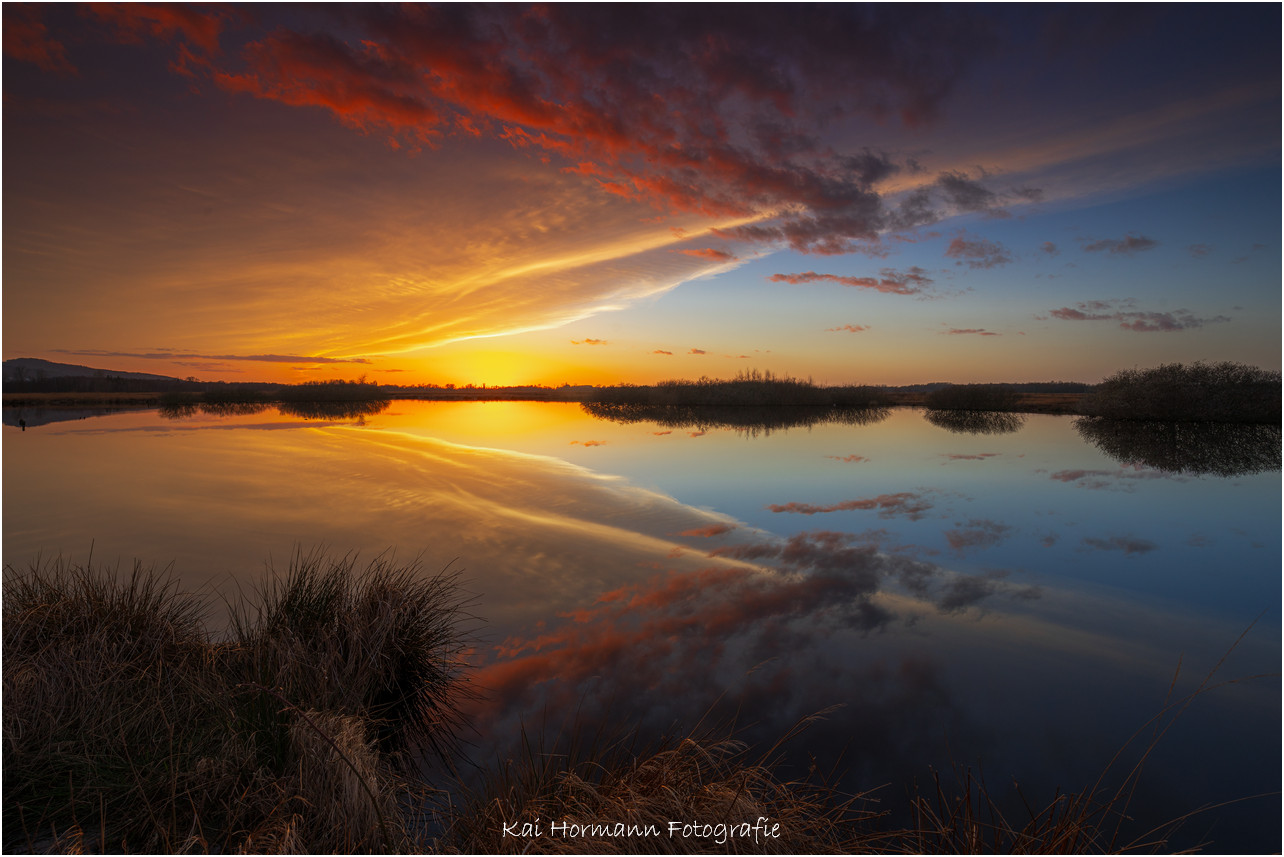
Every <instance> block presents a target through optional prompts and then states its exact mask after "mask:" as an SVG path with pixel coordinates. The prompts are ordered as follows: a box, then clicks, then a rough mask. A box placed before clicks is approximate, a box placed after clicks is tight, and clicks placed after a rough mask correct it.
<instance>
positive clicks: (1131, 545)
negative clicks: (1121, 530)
mask: <svg viewBox="0 0 1284 857" xmlns="http://www.w3.org/2000/svg"><path fill="white" fill-rule="evenodd" d="M1083 545H1084V547H1085V548H1092V549H1094V550H1103V551H1123V552H1124V554H1125V555H1127V556H1132V555H1133V554H1139V553H1149V552H1150V551H1152V550H1154V549H1155V548H1157V547H1159V546H1158V545H1157V544H1155V543H1154V542H1152V541H1149V540H1148V539H1139V538H1136V537H1134V536H1111V537H1110V538H1108V539H1097V538H1085V539H1084V540H1083Z"/></svg>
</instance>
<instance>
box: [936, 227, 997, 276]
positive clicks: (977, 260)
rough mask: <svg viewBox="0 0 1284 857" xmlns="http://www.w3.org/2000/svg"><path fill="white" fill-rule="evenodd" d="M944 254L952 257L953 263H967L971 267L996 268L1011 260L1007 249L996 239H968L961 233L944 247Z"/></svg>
mask: <svg viewBox="0 0 1284 857" xmlns="http://www.w3.org/2000/svg"><path fill="white" fill-rule="evenodd" d="M945 255H946V256H947V257H948V258H950V259H954V260H955V262H954V264H956V265H967V266H968V267H969V268H973V269H985V268H997V267H999V266H1000V265H1006V264H1008V263H1009V262H1011V261H1012V257H1011V256H1010V255H1008V249H1007V248H1006V247H1004V246H1003V245H1002V244H1000V243H998V242H997V241H986V240H985V239H983V238H977V239H975V240H969V239H967V238H965V237H963V236H961V235H960V236H959V237H957V238H955V239H954V240H953V241H951V242H950V246H949V247H947V248H945Z"/></svg>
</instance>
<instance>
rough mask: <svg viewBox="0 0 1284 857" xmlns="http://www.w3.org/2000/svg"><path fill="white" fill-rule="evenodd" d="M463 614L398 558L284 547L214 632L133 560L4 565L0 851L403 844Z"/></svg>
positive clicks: (443, 747)
mask: <svg viewBox="0 0 1284 857" xmlns="http://www.w3.org/2000/svg"><path fill="white" fill-rule="evenodd" d="M275 579H276V578H275V576H273V575H272V573H271V571H270V569H269V580H275ZM462 608H463V601H462V600H461V598H460V596H459V594H458V589H457V587H456V582H455V578H454V577H453V576H451V575H448V574H441V575H436V576H428V575H425V574H423V573H422V572H421V571H420V570H419V568H418V566H417V564H414V563H412V564H410V565H406V566H395V565H393V564H392V563H391V562H390V561H388V560H387V559H385V558H379V559H376V560H375V561H374V562H372V563H370V564H369V566H368V567H366V568H365V569H363V570H358V569H357V568H356V567H355V563H354V561H353V559H352V558H350V557H349V558H343V559H338V560H330V559H325V558H323V557H322V556H321V555H319V554H312V555H308V556H303V555H298V556H296V557H295V558H294V560H293V561H292V562H291V566H290V569H289V571H288V573H287V574H286V575H285V576H284V577H283V578H281V580H280V582H279V583H269V585H268V588H267V589H266V591H265V592H263V593H262V595H261V596H260V597H259V598H258V599H257V601H255V602H253V603H245V604H241V605H234V607H233V630H232V633H231V635H230V636H229V638H228V639H224V640H218V639H214V638H213V637H212V636H211V635H210V634H209V633H208V631H207V630H206V628H205V625H204V621H203V618H204V612H205V605H204V603H203V602H201V601H200V600H199V599H197V598H195V597H193V596H190V595H186V594H182V593H179V592H178V591H177V590H176V588H175V586H174V583H173V581H172V579H169V578H167V577H166V576H165V575H163V574H157V573H153V572H150V571H146V570H144V569H142V568H140V567H139V566H137V565H135V567H134V569H133V572H132V573H131V574H126V575H116V574H114V573H111V572H108V571H105V570H98V571H95V570H92V569H91V568H87V567H81V566H75V565H69V564H65V563H63V562H55V563H52V564H49V565H43V566H37V567H32V568H30V569H28V570H26V571H25V572H17V571H14V570H13V569H12V568H10V567H6V569H5V580H4V626H3V628H4V631H3V633H4V699H5V705H4V746H5V750H4V771H5V778H4V842H3V845H4V850H6V851H10V852H12V851H14V850H29V851H30V850H36V851H54V852H58V851H64V852H67V851H80V850H88V851H119V852H123V851H154V852H171V853H185V852H209V851H219V852H243V853H244V852H258V853H284V852H298V851H304V852H313V853H331V852H362V851H365V852H387V851H412V850H419V849H421V848H422V847H423V846H424V845H425V843H424V842H423V841H422V830H423V823H422V822H423V819H422V818H420V816H421V815H422V814H424V813H426V812H427V808H428V807H429V806H430V804H431V800H430V798H431V795H430V794H429V793H428V790H427V788H426V786H424V784H423V782H422V780H421V778H420V775H419V773H418V768H417V766H418V763H419V761H420V760H421V758H422V757H423V756H425V755H426V754H427V755H435V756H436V757H437V758H438V760H449V759H450V758H451V757H452V755H453V752H454V750H455V740H456V739H455V736H456V734H457V732H456V727H457V726H458V719H457V715H456V712H457V706H458V705H459V703H460V702H461V700H463V699H466V697H467V693H468V689H467V685H466V682H465V680H464V665H463V661H462V655H463V652H464V649H465V642H466V641H465V637H464V634H463V633H462V631H463V628H462V623H463V622H465V621H466V619H467V617H466V616H465V614H464V613H463V610H462Z"/></svg>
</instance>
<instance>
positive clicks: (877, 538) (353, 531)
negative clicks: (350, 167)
mask: <svg viewBox="0 0 1284 857" xmlns="http://www.w3.org/2000/svg"><path fill="white" fill-rule="evenodd" d="M6 431H9V432H13V431H16V430H14V429H8V428H7V429H6ZM6 440H7V441H8V449H7V450H6V451H7V452H8V456H7V461H6V467H5V469H4V480H5V483H4V492H5V495H4V496H5V499H6V500H7V501H8V505H7V508H6V514H5V536H4V539H5V543H4V548H5V560H6V562H8V563H10V564H14V565H19V566H21V565H23V564H25V563H27V562H28V561H31V560H33V559H35V558H36V557H37V556H41V557H44V558H46V559H48V558H51V557H54V556H57V555H62V556H65V557H67V558H69V559H73V560H77V561H83V560H84V559H86V558H87V557H88V555H89V552H90V550H91V548H92V552H93V559H94V562H95V563H96V564H102V563H105V564H109V565H114V564H116V563H117V562H119V563H121V564H122V565H123V566H126V567H127V566H128V565H129V564H130V563H131V562H132V560H133V559H134V558H139V559H141V560H143V562H144V563H152V564H156V565H157V566H164V565H167V564H169V563H171V562H172V563H173V568H174V571H175V573H176V574H177V575H178V576H179V578H180V579H181V581H182V583H183V585H184V586H185V587H186V588H189V589H196V590H200V591H204V592H221V593H224V594H228V595H229V597H235V593H236V592H237V591H238V590H240V591H243V592H244V591H251V590H252V589H253V588H254V587H255V586H257V585H260V584H261V581H262V575H263V573H264V571H263V566H264V562H265V561H266V560H269V559H270V560H271V561H272V563H273V565H274V567H276V568H278V569H280V568H283V567H284V566H285V564H286V563H287V562H288V559H289V557H290V555H291V554H292V552H293V551H294V550H296V549H297V548H302V549H304V550H308V549H311V548H313V547H316V546H319V545H320V546H325V547H327V548H328V549H329V550H331V551H332V552H336V553H348V552H359V553H360V554H362V555H366V556H370V555H373V554H377V553H379V552H382V551H386V550H395V551H396V553H397V555H398V556H402V557H405V558H406V559H410V558H413V557H415V556H417V555H420V554H422V559H423V565H424V567H425V568H426V569H429V570H433V569H436V568H443V567H446V566H448V565H449V566H450V567H451V568H452V569H454V570H457V571H458V570H462V572H463V578H464V581H465V586H466V587H467V589H468V590H469V591H471V592H473V593H474V594H475V596H476V599H475V602H474V604H473V608H472V609H473V612H474V613H475V614H476V615H477V617H478V625H477V627H476V631H477V634H478V643H477V646H476V648H475V652H474V654H475V659H476V664H477V671H476V675H475V678H476V681H477V683H478V684H479V685H480V686H481V687H482V688H483V689H484V690H485V691H486V698H485V700H484V701H483V702H481V703H479V704H478V705H477V706H476V707H475V708H474V709H473V710H472V711H471V715H472V723H473V726H474V727H475V729H476V734H475V735H474V736H473V737H474V741H475V744H476V747H477V750H476V752H477V753H478V754H479V756H482V757H485V756H487V755H489V754H495V753H504V752H506V751H507V748H508V747H509V744H510V740H511V739H512V738H513V736H515V735H517V734H518V733H519V731H520V729H519V727H522V726H525V727H526V728H528V729H530V728H542V727H543V726H548V727H549V728H560V727H561V726H562V725H564V724H563V722H562V721H563V720H564V719H565V718H568V717H571V716H572V712H577V713H578V714H577V715H576V716H578V717H579V718H581V719H582V721H583V722H584V723H585V724H590V725H591V724H592V723H594V722H609V723H611V724H613V725H615V726H621V725H627V724H635V725H640V726H641V727H642V728H643V729H644V730H647V731H649V732H651V733H658V732H662V731H672V730H676V731H683V730H685V729H689V728H692V727H693V726H694V725H695V724H696V723H697V722H699V721H700V719H701V717H705V716H707V717H709V718H712V719H714V720H721V719H731V718H733V717H734V719H735V720H736V722H737V723H738V724H739V726H740V728H741V729H742V730H743V732H742V734H743V735H744V737H746V738H747V739H748V740H753V741H764V742H768V743H769V742H770V741H772V740H774V739H775V738H777V737H779V736H780V735H781V734H783V733H785V732H787V731H788V730H789V729H790V727H791V726H792V725H793V724H794V723H795V722H797V721H798V720H799V719H801V718H804V717H807V716H808V715H810V714H813V713H815V712H817V711H820V710H822V709H831V707H833V706H840V707H838V708H836V709H832V710H831V711H830V713H829V714H828V715H827V717H826V718H825V719H824V720H822V721H818V722H817V723H816V724H815V725H813V726H812V728H810V729H809V730H808V731H807V732H806V733H805V734H804V735H803V736H801V737H800V738H799V739H797V740H796V741H795V742H793V744H794V745H795V747H796V752H797V754H798V755H797V756H796V758H799V759H804V760H805V759H806V758H808V754H813V755H815V756H816V757H818V758H822V757H831V756H832V757H833V758H835V759H837V754H838V752H839V751H840V750H842V749H843V748H846V750H847V754H846V755H845V756H844V757H843V758H844V760H845V763H844V765H845V769H846V770H847V771H848V777H849V784H850V785H852V787H857V786H860V787H869V786H873V785H878V784H879V783H883V782H891V783H898V784H902V785H903V784H904V783H906V782H909V780H910V779H912V778H913V777H915V776H925V775H926V773H927V771H928V766H929V765H936V766H938V767H940V766H948V765H949V764H951V763H952V762H958V763H961V764H973V763H978V764H983V766H984V769H985V770H986V771H987V772H992V773H993V774H994V775H995V776H996V777H997V779H998V780H1000V781H1003V782H1006V781H1007V780H1008V779H1009V777H1014V778H1017V779H1018V780H1019V781H1020V782H1022V784H1023V788H1026V787H1028V788H1030V789H1033V790H1035V791H1036V792H1038V793H1040V794H1042V793H1043V792H1042V791H1039V790H1041V789H1046V790H1047V793H1049V794H1050V791H1051V789H1052V788H1054V787H1056V786H1065V787H1077V786H1079V785H1082V784H1084V783H1086V782H1089V781H1091V779H1092V778H1093V777H1095V776H1096V774H1097V773H1099V771H1100V768H1101V766H1102V765H1103V764H1104V763H1105V762H1106V761H1107V760H1108V759H1109V758H1110V757H1111V755H1112V754H1113V753H1114V751H1115V750H1117V749H1118V747H1119V746H1120V745H1121V744H1122V743H1123V742H1124V741H1125V740H1127V738H1128V736H1129V735H1131V734H1132V732H1133V730H1134V729H1136V728H1137V727H1138V726H1140V725H1141V724H1142V723H1144V722H1145V721H1146V720H1147V719H1148V718H1149V717H1151V716H1152V715H1153V714H1155V713H1156V712H1157V711H1158V710H1159V709H1160V708H1161V707H1162V706H1163V704H1164V699H1165V696H1166V694H1167V692H1168V689H1169V687H1170V685H1172V684H1173V674H1174V670H1175V669H1176V668H1177V665H1178V663H1179V660H1180V663H1181V665H1182V672H1181V675H1180V676H1179V677H1178V679H1177V681H1176V685H1175V688H1176V690H1177V691H1178V693H1179V695H1180V693H1184V692H1187V691H1189V690H1191V689H1193V688H1194V687H1195V685H1196V684H1197V683H1198V680H1199V679H1201V678H1203V676H1204V675H1205V674H1206V673H1207V671H1208V670H1210V669H1212V668H1213V666H1214V665H1215V664H1216V662H1217V660H1218V659H1219V658H1220V657H1221V655H1222V654H1223V653H1224V652H1225V651H1226V649H1227V648H1228V647H1229V646H1230V645H1231V644H1232V643H1233V642H1234V640H1235V639H1236V637H1237V636H1238V635H1239V633H1240V632H1241V631H1242V630H1243V629H1244V628H1245V627H1246V626H1247V625H1248V624H1249V623H1250V622H1252V621H1253V620H1254V618H1255V617H1256V616H1258V613H1259V611H1261V609H1262V606H1263V605H1267V612H1266V613H1265V614H1264V615H1262V616H1261V618H1260V619H1258V624H1257V626H1256V627H1255V628H1254V629H1253V631H1252V632H1251V633H1250V634H1249V635H1248V637H1247V638H1246V639H1245V641H1244V642H1243V643H1241V644H1240V646H1239V648H1238V649H1236V651H1235V652H1234V653H1233V655H1232V656H1231V658H1230V659H1228V661H1227V663H1226V664H1225V665H1224V666H1223V667H1222V671H1223V672H1222V674H1221V675H1222V677H1226V678H1231V677H1235V676H1238V675H1247V674H1256V673H1278V671H1279V660H1280V653H1279V647H1278V639H1279V612H1278V607H1277V606H1276V605H1278V603H1279V587H1280V583H1279V577H1278V560H1279V556H1278V553H1277V547H1278V544H1279V521H1280V514H1279V492H1278V487H1279V481H1278V480H1279V477H1278V473H1277V472H1270V471H1268V472H1265V473H1258V474H1248V475H1242V476H1236V477H1232V478H1224V477H1216V476H1192V475H1189V474H1182V473H1170V472H1166V471H1163V470H1159V469H1156V468H1154V467H1149V466H1146V465H1140V464H1138V465H1133V464H1125V463H1121V462H1119V461H1117V460H1114V459H1111V458H1110V457H1109V456H1107V455H1106V454H1104V453H1103V452H1101V451H1099V450H1097V449H1096V448H1094V447H1093V446H1091V445H1089V444H1087V443H1085V442H1084V441H1083V440H1082V439H1081V438H1080V437H1079V435H1078V434H1077V433H1076V431H1075V429H1074V427H1073V425H1072V422H1071V420H1070V419H1069V418H1065V417H1046V416H1037V415H1036V416H1030V417H1028V418H1027V419H1026V420H1025V423H1024V425H1023V426H1022V427H1021V428H1020V429H1019V430H1018V431H1015V432H1010V433H1004V434H985V433H973V434H966V433H964V434H961V433H958V432H957V431H955V430H948V431H947V430H943V429H942V428H941V427H939V426H938V425H935V424H933V423H932V422H929V421H928V420H925V419H924V418H923V414H922V413H921V412H919V411H915V410H912V409H897V410H894V411H893V412H892V413H891V414H890V415H889V416H887V417H886V418H885V419H881V420H878V421H872V422H870V423H868V424H854V425H852V424H848V425H834V424H825V425H817V426H815V427H813V428H810V429H806V428H794V429H790V430H788V431H780V432H773V433H771V434H770V435H766V436H758V437H749V436H746V435H745V434H744V433H743V432H738V431H736V430H735V429H734V428H720V427H718V426H716V425H709V426H707V427H706V428H704V429H702V430H699V431H697V430H695V429H691V430H686V429H678V430H675V429H671V428H665V427H663V426H661V425H659V424H656V423H652V422H639V423H629V424H619V423H613V422H607V421H601V420H596V419H594V418H592V417H591V416H589V415H588V414H587V413H585V412H584V411H583V410H582V409H580V408H579V406H577V405H573V404H548V403H508V402H504V403H465V402H459V403H431V402H411V401H397V402H393V403H391V405H390V406H389V407H388V408H387V409H386V410H383V411H381V412H378V413H373V414H366V415H364V416H361V417H358V418H353V419H335V420H327V419H300V418H299V417H298V416H291V415H289V414H281V413H278V412H276V411H275V410H270V409H269V410H265V411H262V412H260V413H256V414H240V415H231V416H215V415H210V414H193V415H191V416H189V417H184V418H181V419H164V418H161V417H159V416H158V415H157V414H156V413H155V412H143V413H123V414H115V415H111V416H106V417H96V418H93V419H85V420H77V421H74V422H63V423H57V422H55V423H48V424H46V425H42V426H38V427H36V428H34V429H31V430H29V431H27V432H23V433H21V435H20V436H19V435H16V434H12V433H11V434H9V435H8V436H7V437H6ZM212 603H213V605H214V606H213V615H214V621H217V620H218V616H219V610H220V608H219V606H218V604H219V602H217V601H214V602H212ZM1278 712H1279V682H1278V678H1275V679H1269V680H1265V681H1257V682H1252V683H1248V684H1243V685H1238V686H1235V687H1234V688H1227V689H1223V690H1219V691H1218V692H1217V693H1215V694H1210V695H1208V696H1206V697H1205V698H1203V699H1201V700H1200V701H1199V702H1198V703H1197V704H1196V705H1195V706H1193V707H1192V708H1191V710H1190V711H1189V712H1188V713H1187V714H1185V715H1183V721H1182V722H1181V724H1179V728H1175V729H1174V730H1173V732H1172V733H1171V735H1170V736H1169V737H1166V738H1165V744H1164V746H1163V747H1161V750H1160V751H1159V752H1157V753H1156V754H1155V755H1154V756H1153V757H1152V759H1151V760H1150V762H1149V763H1148V765H1149V766H1150V767H1151V768H1152V769H1153V771H1154V774H1155V776H1156V778H1157V781H1162V782H1169V783H1170V786H1169V787H1168V788H1167V792H1166V793H1164V794H1162V795H1161V794H1159V793H1155V794H1151V793H1150V792H1144V793H1143V796H1142V797H1141V798H1140V799H1139V805H1142V804H1145V803H1146V801H1148V800H1152V799H1153V800H1154V801H1155V802H1156V803H1155V805H1154V807H1153V809H1154V811H1155V812H1156V813H1162V812H1169V811H1171V812H1173V814H1180V812H1182V811H1185V810H1187V809H1190V808H1192V807H1193V806H1194V805H1198V804H1199V803H1202V802H1205V801H1212V800H1225V799H1228V798H1230V797H1239V796H1244V795H1246V794H1249V793H1256V792H1260V791H1269V790H1270V788H1271V787H1272V786H1271V784H1272V783H1273V782H1275V781H1277V780H1278V772H1279V771H1278V764H1277V761H1276V760H1278V758H1279V753H1278V752H1273V753H1272V752H1266V753H1265V754H1263V752H1262V748H1263V747H1266V748H1268V749H1269V748H1271V747H1274V748H1276V749H1278V745H1279V729H1278V725H1279V715H1278ZM1191 758H1198V759H1200V760H1201V761H1200V763H1199V765H1198V770H1197V771H1194V772H1192V771H1190V770H1185V769H1184V764H1186V762H1187V760H1189V759H1191ZM1261 759H1266V760H1267V761H1265V762H1263V761H1259V760H1261ZM1172 783H1176V784H1177V785H1171V784H1172ZM902 785H897V786H896V787H897V788H901V787H902ZM1256 811H1257V813H1258V816H1259V817H1260V816H1261V814H1262V813H1261V807H1260V806H1259V807H1257V809H1256ZM1269 814H1270V813H1266V815H1269ZM1267 821H1269V819H1267ZM1235 823H1236V824H1242V823H1244V822H1243V819H1241V818H1238V817H1237V818H1236V821H1235ZM1259 823H1260V822H1259ZM1219 841H1222V842H1225V839H1224V837H1223V838H1222V839H1220V840H1219Z"/></svg>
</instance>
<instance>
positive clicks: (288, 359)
mask: <svg viewBox="0 0 1284 857" xmlns="http://www.w3.org/2000/svg"><path fill="white" fill-rule="evenodd" d="M50 350H51V351H54V352H56V353H58V354H75V355H79V356H82V357H133V358H138V359H141V360H171V361H175V362H178V361H183V360H245V361H249V362H253V363H370V362H371V361H370V360H369V359H367V358H365V357H319V356H315V355H308V354H192V353H189V352H184V351H144V352H137V351H99V350H92V349H90V350H74V349H70V348H51V349H50Z"/></svg>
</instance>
